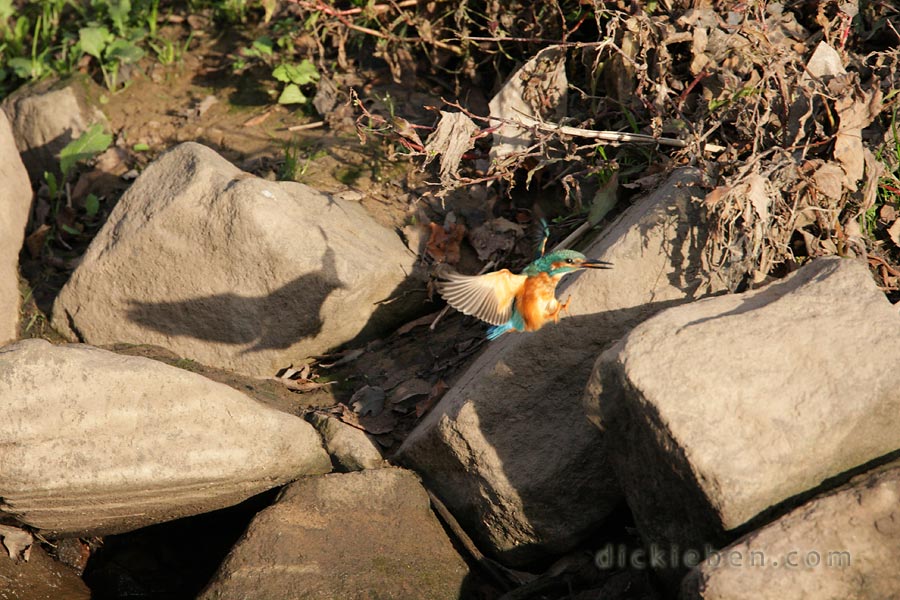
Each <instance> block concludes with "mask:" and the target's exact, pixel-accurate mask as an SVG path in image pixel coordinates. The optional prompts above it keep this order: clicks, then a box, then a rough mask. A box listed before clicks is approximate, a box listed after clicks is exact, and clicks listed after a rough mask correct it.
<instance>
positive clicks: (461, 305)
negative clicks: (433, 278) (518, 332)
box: [437, 269, 528, 325]
mask: <svg viewBox="0 0 900 600" xmlns="http://www.w3.org/2000/svg"><path fill="white" fill-rule="evenodd" d="M443 278H444V280H443V281H438V284H437V288H438V292H440V294H441V296H443V298H444V300H446V301H447V304H449V305H450V306H452V307H453V308H455V309H456V310H458V311H459V312H461V313H463V314H465V315H471V316H473V317H478V318H479V319H481V320H482V321H487V322H488V323H490V324H491V325H502V324H504V323H506V322H507V321H508V320H509V317H510V315H511V314H512V309H513V301H514V300H515V299H516V294H518V293H519V290H521V289H522V286H523V285H525V280H526V279H528V277H527V276H525V275H515V274H514V273H512V272H511V271H510V270H509V269H503V270H502V271H494V272H492V273H485V274H484V275H460V274H459V273H448V274H446V275H444V276H443Z"/></svg>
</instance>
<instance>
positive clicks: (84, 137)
mask: <svg viewBox="0 0 900 600" xmlns="http://www.w3.org/2000/svg"><path fill="white" fill-rule="evenodd" d="M110 144H112V136H111V135H110V134H108V133H105V132H104V131H103V125H101V124H100V123H95V124H94V125H91V127H90V128H89V129H88V130H87V131H85V132H84V133H82V134H81V135H80V136H78V137H77V138H76V139H74V140H72V141H71V142H69V143H68V144H66V146H65V147H64V148H63V149H62V150H60V152H59V170H60V171H61V172H62V175H63V180H66V179H68V177H69V173H71V171H72V167H74V166H75V165H76V164H77V163H79V162H82V161H85V160H90V159H91V158H93V157H94V156H96V155H98V154H100V153H101V152H104V151H105V150H106V149H107V148H109V146H110Z"/></svg>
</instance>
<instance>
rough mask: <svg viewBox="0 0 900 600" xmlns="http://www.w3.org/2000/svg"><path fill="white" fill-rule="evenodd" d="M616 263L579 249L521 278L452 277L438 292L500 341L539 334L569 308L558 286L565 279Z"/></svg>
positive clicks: (541, 262)
mask: <svg viewBox="0 0 900 600" xmlns="http://www.w3.org/2000/svg"><path fill="white" fill-rule="evenodd" d="M610 268H612V263H608V262H606V261H602V260H593V259H589V258H587V257H586V256H585V255H584V254H582V253H581V252H576V251H574V250H557V251H555V252H550V253H549V254H544V255H543V256H540V257H539V258H537V259H536V260H535V261H534V262H532V263H531V264H529V265H528V266H527V267H525V268H524V269H523V270H522V272H521V273H519V274H518V275H517V274H515V273H512V272H511V271H510V270H509V269H502V270H500V271H493V272H491V273H485V274H484V275H462V274H460V273H454V272H451V273H447V274H445V275H443V281H438V283H437V289H438V292H439V293H440V294H441V296H442V297H443V298H444V300H446V301H447V304H449V305H450V306H452V307H453V308H455V309H456V310H458V311H459V312H461V313H463V314H464V315H470V316H473V317H477V318H479V319H481V320H482V321H486V322H487V323H490V324H491V325H492V326H493V327H490V328H489V329H488V331H487V338H488V339H489V340H494V339H497V338H498V337H500V336H501V335H503V334H504V333H506V332H508V331H537V330H538V329H540V328H541V327H543V326H544V324H545V323H547V322H548V321H549V320H550V319H553V322H554V323H558V322H559V314H560V312H562V311H566V310H568V308H569V302H571V301H572V297H571V296H569V298H568V299H566V301H565V302H562V303H561V302H559V300H557V299H556V286H557V284H558V283H559V280H560V279H562V278H563V277H564V276H565V275H568V274H569V273H573V272H575V271H578V270H581V269H610Z"/></svg>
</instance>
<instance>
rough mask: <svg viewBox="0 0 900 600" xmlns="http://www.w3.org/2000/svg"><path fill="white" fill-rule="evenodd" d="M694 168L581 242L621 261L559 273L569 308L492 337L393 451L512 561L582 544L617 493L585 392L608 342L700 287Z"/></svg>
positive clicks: (592, 252) (485, 543)
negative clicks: (533, 325) (531, 329)
mask: <svg viewBox="0 0 900 600" xmlns="http://www.w3.org/2000/svg"><path fill="white" fill-rule="evenodd" d="M698 177H699V175H698V173H697V171H696V170H692V169H685V170H681V171H678V172H676V173H675V174H673V175H672V177H671V178H670V179H669V180H668V181H667V182H666V183H665V184H664V185H662V186H661V187H660V188H659V189H658V190H657V191H656V192H654V193H653V194H650V195H649V196H646V197H644V198H643V199H641V200H639V201H638V202H637V203H636V204H634V205H633V206H632V207H631V208H629V209H628V210H627V211H626V212H625V213H624V214H623V215H622V216H621V217H620V218H619V219H618V220H617V221H616V222H614V223H613V224H612V225H610V227H609V228H608V229H607V230H606V231H605V232H604V233H603V234H602V235H601V236H600V237H599V238H598V239H597V240H596V241H594V242H593V243H592V244H591V245H590V247H589V248H588V249H587V250H586V251H585V253H586V254H587V255H588V256H589V257H591V258H598V259H602V260H607V261H611V262H613V263H614V265H615V267H614V268H613V270H611V271H603V272H587V273H584V274H582V275H581V276H572V277H570V279H569V280H568V282H569V284H568V285H566V281H567V280H563V286H562V287H561V291H560V292H559V293H558V295H559V296H560V297H562V298H565V297H567V296H568V295H570V294H571V296H572V304H571V314H572V316H569V317H566V318H563V319H562V320H561V321H560V323H559V324H558V325H552V324H551V325H548V326H546V327H544V328H543V329H542V330H540V331H538V332H536V333H533V334H507V335H504V336H503V337H502V338H500V339H499V340H497V341H496V342H492V343H491V344H490V346H489V347H488V349H487V350H486V351H485V352H484V353H483V354H482V355H481V356H480V357H479V358H478V359H477V360H476V361H475V363H474V364H473V365H472V366H471V367H470V368H469V369H468V370H467V371H466V372H465V373H464V374H463V375H462V376H461V377H460V379H459V380H458V381H457V383H456V384H455V385H454V387H453V388H452V389H451V390H450V391H449V392H448V393H447V394H446V395H445V396H444V398H443V399H442V400H441V402H440V403H439V404H438V405H437V406H436V407H435V409H434V410H433V411H432V412H431V414H429V415H428V416H427V417H426V418H425V419H424V420H423V421H422V422H421V423H420V424H419V425H418V426H417V427H416V429H415V430H414V431H413V432H412V433H411V434H410V436H409V437H408V438H407V440H406V441H405V443H404V444H403V446H402V447H401V448H400V450H399V452H398V454H397V455H396V459H397V460H398V461H400V463H401V464H404V465H406V466H409V467H410V468H412V469H414V470H415V471H417V472H418V473H419V474H420V475H421V476H422V478H423V479H424V480H425V481H426V483H427V485H428V486H429V489H431V490H433V491H435V492H436V493H437V495H438V496H440V497H441V499H442V500H443V501H444V503H445V504H446V505H447V506H448V507H449V508H450V510H451V511H452V512H453V513H454V515H455V516H456V518H457V519H459V520H460V521H461V522H462V523H463V524H464V525H465V527H466V529H467V531H470V532H472V533H473V534H474V535H475V537H476V538H477V539H478V541H479V542H480V544H481V545H482V547H483V548H484V549H485V550H487V551H489V552H490V553H491V554H493V555H494V556H495V557H497V558H500V559H501V560H503V561H505V562H506V563H507V564H512V565H520V564H524V563H527V562H528V561H531V560H533V559H537V558H540V557H542V556H546V554H548V553H551V554H552V553H561V552H565V551H567V550H569V549H571V548H573V547H574V546H575V545H577V544H578V543H579V542H580V541H581V540H582V539H584V538H585V537H586V536H588V535H590V534H591V532H592V529H593V528H594V527H596V526H597V525H599V524H600V523H601V522H602V521H603V519H604V518H605V517H606V516H607V515H608V514H609V512H610V511H611V510H612V508H613V507H614V506H615V505H616V504H617V503H618V502H620V501H621V498H622V496H621V492H620V491H619V488H618V485H617V483H616V481H615V477H614V474H613V472H612V468H611V466H610V464H609V462H608V459H607V455H606V449H605V444H604V440H603V437H602V435H601V433H600V432H599V431H598V430H597V429H596V428H594V427H592V426H591V425H590V423H588V421H587V420H585V418H584V410H583V407H582V405H581V396H582V393H583V391H584V385H585V383H586V382H587V379H588V376H589V375H590V372H591V368H592V366H593V363H594V361H595V358H596V356H597V355H598V354H599V353H600V352H602V350H603V349H604V348H605V347H606V346H608V345H609V344H610V343H611V342H612V341H614V340H616V339H617V338H618V337H620V336H622V335H623V334H624V333H625V332H627V331H628V330H629V329H630V328H631V327H633V326H634V325H636V324H637V323H639V322H640V321H642V320H643V319H645V318H647V317H648V316H650V315H652V314H653V313H655V312H656V311H658V310H660V309H661V308H663V307H666V306H671V305H673V304H677V303H680V302H684V301H686V300H688V299H690V298H692V297H694V296H695V295H699V294H701V293H702V292H703V290H702V289H701V285H702V284H703V277H702V265H701V264H700V256H699V255H700V249H701V248H702V247H703V237H702V232H703V227H702V219H701V218H700V215H699V207H698V205H697V203H695V202H694V201H693V199H694V198H696V197H698V196H700V197H702V193H703V192H702V190H701V189H700V188H699V187H698Z"/></svg>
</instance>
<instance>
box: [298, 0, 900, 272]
mask: <svg viewBox="0 0 900 600" xmlns="http://www.w3.org/2000/svg"><path fill="white" fill-rule="evenodd" d="M296 4H297V7H299V8H300V9H302V10H305V11H307V12H309V11H313V10H318V11H320V12H321V13H322V15H324V16H331V17H332V18H331V19H327V18H324V19H320V21H319V22H318V23H319V24H318V25H317V26H318V27H320V28H321V31H320V33H327V35H324V36H323V37H321V39H323V40H324V39H327V40H330V43H331V44H333V45H334V46H335V47H336V48H337V49H338V50H337V54H338V56H339V57H343V59H346V57H347V55H348V52H349V50H348V48H349V47H350V44H351V42H352V41H353V40H354V39H358V38H359V37H360V36H362V37H363V38H367V39H368V43H369V44H374V48H375V53H376V54H377V56H379V57H381V58H382V59H384V61H385V62H386V64H387V65H388V66H389V67H390V71H391V73H392V75H393V77H394V78H395V79H396V80H397V81H403V82H406V83H410V82H415V81H416V80H417V78H419V80H422V78H424V79H425V80H427V81H431V82H433V81H435V80H436V78H437V79H440V80H441V81H442V82H443V83H444V85H445V86H446V88H445V89H446V91H447V95H446V97H448V98H449V99H448V101H447V105H446V107H444V111H445V112H444V113H443V115H444V119H435V120H432V121H431V123H430V125H431V126H437V128H438V131H439V132H447V131H451V130H452V129H453V128H452V127H450V125H452V124H453V123H450V122H449V118H448V114H447V112H446V111H448V110H449V111H450V113H463V114H464V115H465V116H466V117H468V119H462V118H461V117H460V116H459V115H456V116H454V117H453V118H454V119H456V121H454V122H456V123H465V124H466V127H465V128H464V129H465V130H464V131H463V132H462V133H460V134H459V137H460V139H458V140H455V141H453V140H450V139H449V138H447V137H446V136H441V137H434V138H432V140H435V141H438V140H440V141H441V143H440V144H436V143H433V144H432V145H431V147H430V148H429V152H428V153H421V152H420V151H419V150H418V149H417V148H415V147H414V145H411V144H409V143H408V138H404V136H403V134H402V132H397V131H393V130H392V128H391V127H390V120H389V119H385V120H384V121H383V122H384V123H386V124H387V126H386V127H382V128H381V129H380V130H379V131H378V133H379V134H380V135H384V136H387V137H388V139H395V140H397V142H396V143H398V144H399V145H402V146H403V147H404V148H406V149H407V150H411V151H412V152H413V153H414V154H416V153H419V154H421V155H422V156H424V157H425V158H426V159H428V160H430V159H431V158H433V157H434V155H436V154H441V155H442V156H441V161H440V171H441V177H440V179H441V181H440V183H441V186H442V187H443V189H444V190H448V189H452V188H454V187H457V186H459V185H468V184H472V183H478V182H484V181H488V180H501V181H504V182H506V184H507V186H506V187H507V189H511V188H512V187H513V186H514V185H516V184H517V183H518V184H522V183H525V184H533V179H534V178H535V177H539V178H540V184H541V186H542V187H545V188H547V187H550V186H556V187H562V188H565V189H567V190H568V192H569V198H570V199H571V200H573V203H572V206H573V207H574V208H580V207H581V204H580V201H581V195H582V192H583V191H584V188H585V186H587V188H590V187H591V185H592V182H593V187H594V188H596V187H597V184H598V179H599V183H600V184H602V183H603V182H604V181H606V180H607V179H608V178H609V177H610V176H611V175H612V173H614V172H618V176H619V178H620V180H621V181H622V183H623V185H624V187H626V188H627V187H628V186H629V185H632V183H633V182H635V181H636V180H638V179H640V178H641V176H645V175H647V174H652V173H654V172H657V171H660V170H665V169H667V168H670V167H671V166H673V165H675V164H683V163H691V164H695V165H698V166H701V167H703V168H704V169H705V170H706V172H707V173H708V175H709V181H710V193H709V195H708V197H707V198H706V201H705V205H706V207H707V209H708V217H709V225H710V236H709V244H708V247H707V249H706V252H707V259H708V260H709V262H710V263H711V265H712V266H714V267H715V268H716V269H717V270H718V272H719V274H720V275H721V277H723V278H724V279H725V280H726V281H727V282H728V283H729V285H730V286H731V287H732V288H733V289H737V288H740V287H742V286H745V285H748V284H749V285H753V284H754V283H755V282H759V281H762V280H763V279H765V278H766V277H767V276H769V275H772V274H773V273H777V272H779V270H784V267H785V266H787V267H790V265H791V264H793V263H795V262H799V261H803V260H805V259H807V258H809V257H815V256H820V255H827V254H840V255H847V254H854V255H866V256H870V257H871V261H872V262H873V264H877V265H879V266H878V272H879V273H880V274H881V275H882V284H883V285H884V287H885V288H886V289H896V288H897V286H898V278H897V276H896V275H895V274H894V273H896V272H898V270H897V268H896V267H895V266H894V265H895V264H896V263H897V261H898V260H900V247H898V246H900V244H897V240H900V225H897V223H898V221H897V215H896V214H895V213H891V212H890V211H889V210H882V208H883V207H884V206H889V207H892V208H894V209H896V208H898V207H897V206H896V204H897V198H898V197H900V192H898V191H897V190H900V183H898V181H897V172H898V164H897V163H898V162H900V150H898V148H900V146H898V144H897V142H896V139H895V138H894V137H891V135H890V134H891V130H892V126H894V112H895V111H896V109H897V106H898V100H900V95H897V94H896V90H897V89H898V88H900V82H898V81H897V78H898V67H900V65H898V62H900V51H898V46H900V33H898V29H900V9H898V8H897V7H896V6H895V5H894V3H889V2H878V1H874V2H865V3H858V4H857V3H852V2H851V3H847V2H839V1H837V0H825V1H822V2H818V3H808V2H800V1H785V2H759V1H756V2H745V3H737V4H736V3H732V2H724V1H718V2H706V3H704V2H699V3H698V2H686V1H678V0H663V1H660V2H658V3H656V4H655V6H654V8H653V9H652V10H650V9H648V8H646V7H642V6H641V3H630V2H625V1H624V0H621V1H618V2H603V1H601V0H587V1H584V0H582V1H579V2H574V1H568V0H544V1H539V2H515V1H513V2H497V1H487V2H473V1H471V0H457V1H456V2H444V1H442V0H434V1H432V2H412V1H402V2H397V1H388V2H383V3H382V2H376V3H375V4H370V5H368V6H367V7H366V8H360V9H357V8H352V7H350V6H349V4H348V7H347V8H343V9H338V8H337V6H338V3H337V2H331V1H328V0H296ZM811 9H812V10H811ZM857 11H860V12H857ZM551 49H552V52H553V54H547V52H548V51H550V50H551ZM542 57H543V58H542ZM339 62H341V61H340V60H339ZM345 62H346V61H345ZM523 65H524V66H523ZM560 81H562V82H563V83H562V85H560V83H559V82H560ZM504 83H505V84H506V86H507V88H502V86H503V84H504ZM473 86H475V87H479V88H481V89H482V90H485V91H488V90H489V93H490V95H495V94H497V95H496V96H494V101H492V103H491V111H490V114H476V113H475V112H474V110H472V108H471V107H470V106H468V105H467V104H466V102H465V101H463V100H453V98H465V97H466V92H467V90H468V89H471V88H472V87H473ZM510 86H513V87H514V88H515V89H514V90H513V91H514V92H515V93H513V94H511V95H512V96H514V97H515V98H517V100H516V99H515V98H514V99H513V100H512V101H509V102H506V103H505V106H504V107H503V108H500V109H498V108H497V107H496V106H495V102H496V100H497V98H498V97H499V96H500V95H502V94H503V93H504V91H509V90H508V88H509V87H510ZM498 92H500V94H498ZM368 116H369V117H371V115H368ZM406 116H407V117H408V118H410V117H409V115H406ZM437 116H438V115H437V112H436V111H435V117H437ZM433 119H434V117H433ZM445 120H447V122H444V121H445ZM420 122H421V118H420ZM515 123H518V125H516V127H518V129H517V130H516V132H515V133H513V134H510V133H509V132H510V129H509V127H510V125H511V124H515ZM523 123H524V125H523ZM475 126H477V128H476V127H475ZM457 129H459V128H457ZM598 130H608V131H624V132H628V133H632V134H635V133H641V134H646V135H649V136H653V137H655V138H660V137H664V136H665V137H670V138H677V140H678V141H679V142H680V143H681V144H682V145H683V146H684V147H683V148H682V149H678V150H673V151H667V150H666V149H665V148H663V147H655V146H650V147H647V146H644V147H642V148H636V147H635V146H634V144H632V143H631V142H630V141H621V143H620V142H610V141H608V140H605V139H600V138H599V137H597V136H591V135H589V134H590V133H591V132H596V131H598ZM460 131H462V130H461V129H460ZM451 137H452V136H451ZM490 138H493V144H488V143H487V141H486V140H488V139H490ZM404 139H405V140H406V142H404ZM480 140H484V141H480ZM892 144H893V145H892ZM504 145H505V147H506V148H507V150H509V151H507V152H505V153H498V152H497V148H498V147H502V146H504ZM710 145H716V146H718V147H721V148H723V149H724V151H721V152H712V153H711V152H709V151H708V149H709V147H710ZM489 147H490V148H491V149H490V153H489V151H488V148H489ZM510 149H511V150H510ZM891 157H894V158H891ZM473 158H474V159H475V160H472V159H473ZM479 158H480V159H482V160H481V162H480V163H479V161H478V159H479ZM892 160H893V163H892V162H891V161H892ZM479 164H480V165H481V167H480V169H479V167H478V165H479ZM485 166H487V168H486V169H485ZM588 197H589V196H588ZM884 265H886V266H884Z"/></svg>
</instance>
